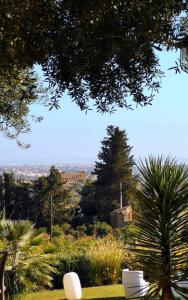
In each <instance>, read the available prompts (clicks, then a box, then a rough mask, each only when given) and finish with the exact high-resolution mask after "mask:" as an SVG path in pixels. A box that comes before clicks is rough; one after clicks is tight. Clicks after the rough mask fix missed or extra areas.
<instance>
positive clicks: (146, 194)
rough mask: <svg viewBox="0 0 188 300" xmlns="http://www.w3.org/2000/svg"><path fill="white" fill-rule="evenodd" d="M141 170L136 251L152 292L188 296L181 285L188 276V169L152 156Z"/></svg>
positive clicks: (152, 294) (158, 295) (141, 164)
mask: <svg viewBox="0 0 188 300" xmlns="http://www.w3.org/2000/svg"><path fill="white" fill-rule="evenodd" d="M139 171H140V173H141V176H140V182H141V188H140V190H139V191H138V199H139V209H138V210H139V211H138V212H137V215H136V220H135V225H136V228H137V232H138V233H137V238H136V244H135V250H136V261H137V264H138V266H139V268H141V269H142V270H143V271H144V273H145V274H147V276H148V278H149V281H150V289H149V292H148V294H149V296H150V297H154V298H155V297H159V298H160V299H163V300H164V299H168V300H171V299H175V293H177V294H178V296H182V295H183V294H184V297H185V299H188V289H186V288H185V287H184V288H183V287H180V286H182V281H184V280H185V279H188V168H186V167H185V166H184V165H178V164H177V162H176V161H175V160H174V159H171V158H169V157H168V158H167V159H164V158H163V157H158V158H157V159H155V158H153V157H150V158H149V159H148V160H145V162H140V164H139ZM177 294H176V296H177ZM185 295H186V296H185Z"/></svg>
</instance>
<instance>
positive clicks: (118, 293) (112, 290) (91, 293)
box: [16, 285, 125, 300]
mask: <svg viewBox="0 0 188 300" xmlns="http://www.w3.org/2000/svg"><path fill="white" fill-rule="evenodd" d="M82 292H83V297H82V299H95V300H98V299H100V300H104V299H105V300H107V299H110V300H122V299H125V297H124V292H123V287H122V285H110V286H100V287H91V288H84V289H82ZM16 299H19V300H37V299H40V300H64V299H66V298H65V295H64V292H63V290H54V291H42V292H35V293H31V294H27V295H23V296H20V297H19V298H16Z"/></svg>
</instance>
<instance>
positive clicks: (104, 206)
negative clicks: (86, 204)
mask: <svg viewBox="0 0 188 300" xmlns="http://www.w3.org/2000/svg"><path fill="white" fill-rule="evenodd" d="M101 143H102V147H101V151H100V152H99V154H98V158H99V161H98V162H96V164H95V169H94V174H95V175H97V180H96V183H95V187H96V209H97V211H98V217H99V219H100V220H101V221H107V222H109V221H110V213H111V212H112V211H113V210H114V209H117V208H119V207H120V201H119V199H120V183H121V184H122V196H123V197H122V199H123V206H126V205H128V204H129V200H130V197H131V194H132V191H133V187H135V178H134V176H133V174H132V169H133V165H134V159H133V155H131V149H132V147H130V146H129V145H128V138H127V135H126V133H125V131H124V130H120V129H119V128H118V127H114V126H108V127H107V137H105V138H104V140H103V141H102V142H101Z"/></svg>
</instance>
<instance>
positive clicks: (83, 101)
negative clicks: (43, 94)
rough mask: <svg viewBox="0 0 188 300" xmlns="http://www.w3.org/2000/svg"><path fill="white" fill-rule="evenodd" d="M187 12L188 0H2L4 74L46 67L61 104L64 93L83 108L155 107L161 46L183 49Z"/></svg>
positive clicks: (54, 102)
mask: <svg viewBox="0 0 188 300" xmlns="http://www.w3.org/2000/svg"><path fill="white" fill-rule="evenodd" d="M187 13H188V9H187V5H186V4H185V1H183V0H182V1H181V0H163V1H160V0H149V1H148V0H129V1H128V0H123V1H122V0H102V1H101V0H92V1H83V0H77V1H74V0H58V1H57V0H48V1H46V0H40V1H34V0H26V1H19V2H18V1H16V0H12V1H9V2H8V1H2V3H1V11H0V20H1V32H0V50H1V53H3V55H1V56H0V75H1V76H3V75H4V74H7V72H8V73H9V74H12V73H11V72H12V69H13V68H14V67H15V66H16V67H17V68H18V69H25V68H28V67H30V68H32V67H33V66H34V65H35V64H39V65H40V66H41V67H42V70H43V72H44V76H45V78H46V80H47V82H48V83H49V85H50V87H52V88H53V89H54V94H53V96H52V97H51V98H50V99H49V103H48V104H49V105H50V106H51V107H53V106H55V107H56V108H58V107H59V99H60V97H61V96H62V95H63V94H64V92H68V94H69V95H70V96H71V97H72V99H73V100H74V101H75V102H76V103H77V104H78V105H79V107H80V108H81V109H82V110H87V109H89V108H90V107H91V106H92V105H93V104H94V105H95V106H96V109H97V110H98V111H100V112H106V111H110V112H111V111H113V109H115V108H116V107H126V108H132V106H133V107H135V105H133V104H136V105H137V104H140V105H146V104H150V103H151V102H152V99H153V97H154V94H155V92H157V91H158V89H159V88H160V78H161V76H162V72H161V71H160V66H159V61H158V56H157V50H163V49H164V50H165V49H167V50H168V49H170V48H171V49H173V48H177V47H180V46H182V43H183V39H184V38H185V37H186V36H187ZM11 76H12V75H11ZM91 104H92V105H91Z"/></svg>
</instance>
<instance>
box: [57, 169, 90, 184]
mask: <svg viewBox="0 0 188 300" xmlns="http://www.w3.org/2000/svg"><path fill="white" fill-rule="evenodd" d="M61 176H62V179H63V181H65V182H66V184H68V185H72V184H74V183H77V182H85V181H86V180H87V175H86V173H85V172H84V171H81V172H75V173H74V172H71V173H62V174H61Z"/></svg>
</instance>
